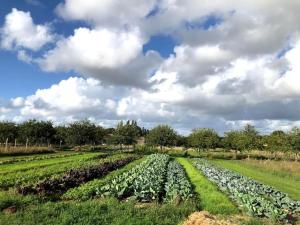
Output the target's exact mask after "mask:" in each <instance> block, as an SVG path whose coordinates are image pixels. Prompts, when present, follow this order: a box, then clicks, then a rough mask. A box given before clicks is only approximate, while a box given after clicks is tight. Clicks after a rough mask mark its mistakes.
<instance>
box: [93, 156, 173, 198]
mask: <svg viewBox="0 0 300 225" xmlns="http://www.w3.org/2000/svg"><path fill="white" fill-rule="evenodd" d="M169 160H170V157H169V156H168V155H164V154H153V155H150V156H148V157H147V160H145V161H144V162H143V163H141V164H139V165H137V166H135V167H134V168H132V169H131V170H130V171H128V172H126V173H123V174H121V175H120V176H118V177H115V178H114V179H113V180H112V181H111V182H109V183H108V184H107V185H105V186H103V187H99V188H98V190H97V191H96V194H97V195H100V196H113V197H116V198H118V199H124V198H128V197H130V198H132V199H136V200H138V201H141V202H149V201H153V200H156V201H160V200H161V199H162V198H163V188H164V181H165V176H166V172H167V165H168V162H169Z"/></svg>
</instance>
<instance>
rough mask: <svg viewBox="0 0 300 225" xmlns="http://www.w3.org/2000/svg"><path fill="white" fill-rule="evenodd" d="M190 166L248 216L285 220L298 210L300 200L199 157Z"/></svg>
mask: <svg viewBox="0 0 300 225" xmlns="http://www.w3.org/2000/svg"><path fill="white" fill-rule="evenodd" d="M194 165H195V166H196V168H198V169H199V170H200V171H202V172H203V174H204V175H205V176H206V177H207V178H208V179H209V180H211V181H213V182H214V183H216V184H217V185H218V187H219V188H220V189H221V190H222V191H225V192H228V193H229V195H230V197H231V198H232V199H233V200H234V201H236V202H237V203H239V204H241V205H242V206H244V208H246V210H247V211H248V212H249V213H251V214H252V215H255V216H259V217H268V218H272V219H275V220H281V221H289V220H291V219H292V218H293V217H294V216H295V214H296V213H297V212H300V202H297V201H294V200H292V199H290V198H289V197H288V196H287V194H285V193H282V192H280V191H278V190H275V189H274V188H272V187H270V186H267V185H264V184H261V183H258V182H257V181H255V180H252V179H249V178H247V177H244V176H241V175H240V174H238V173H236V172H233V171H230V170H227V169H223V168H220V167H217V166H214V165H212V164H210V163H208V162H207V161H205V160H203V159H196V160H194Z"/></svg>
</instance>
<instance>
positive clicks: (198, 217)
mask: <svg viewBox="0 0 300 225" xmlns="http://www.w3.org/2000/svg"><path fill="white" fill-rule="evenodd" d="M183 225H235V224H234V223H232V222H229V221H225V220H219V219H217V217H215V216H213V215H211V214H209V212H206V211H202V212H195V213H193V214H191V215H190V216H189V217H188V219H187V220H186V221H185V222H184V223H183Z"/></svg>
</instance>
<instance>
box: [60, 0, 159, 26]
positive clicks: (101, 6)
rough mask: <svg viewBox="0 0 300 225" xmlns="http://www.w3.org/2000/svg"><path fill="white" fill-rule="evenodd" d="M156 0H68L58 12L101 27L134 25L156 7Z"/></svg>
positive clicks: (67, 17) (71, 18)
mask: <svg viewBox="0 0 300 225" xmlns="http://www.w3.org/2000/svg"><path fill="white" fill-rule="evenodd" d="M155 4H156V0H148V1H140V0H131V1H130V2H129V1H126V0H121V1H120V0H89V1H88V2H87V1H84V0H66V1H65V2H64V3H61V4H59V5H58V6H57V9H56V11H57V13H58V15H60V16H61V17H62V18H64V19H66V20H83V21H87V22H89V23H92V24H93V25H96V26H101V27H120V26H124V25H127V26H132V25H135V24H137V21H138V20H140V19H143V18H144V17H146V16H147V14H148V13H149V12H150V11H151V10H152V9H153V8H154V7H155Z"/></svg>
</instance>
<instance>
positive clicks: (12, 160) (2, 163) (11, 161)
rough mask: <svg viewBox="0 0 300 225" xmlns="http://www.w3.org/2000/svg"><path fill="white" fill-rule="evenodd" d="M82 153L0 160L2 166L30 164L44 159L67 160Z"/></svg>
mask: <svg viewBox="0 0 300 225" xmlns="http://www.w3.org/2000/svg"><path fill="white" fill-rule="evenodd" d="M81 154H83V153H82V152H74V153H61V154H43V155H35V156H18V157H7V158H4V159H2V160H0V165H4V164H12V163H18V162H30V161H38V160H44V159H54V158H66V157H70V156H75V155H81Z"/></svg>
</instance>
